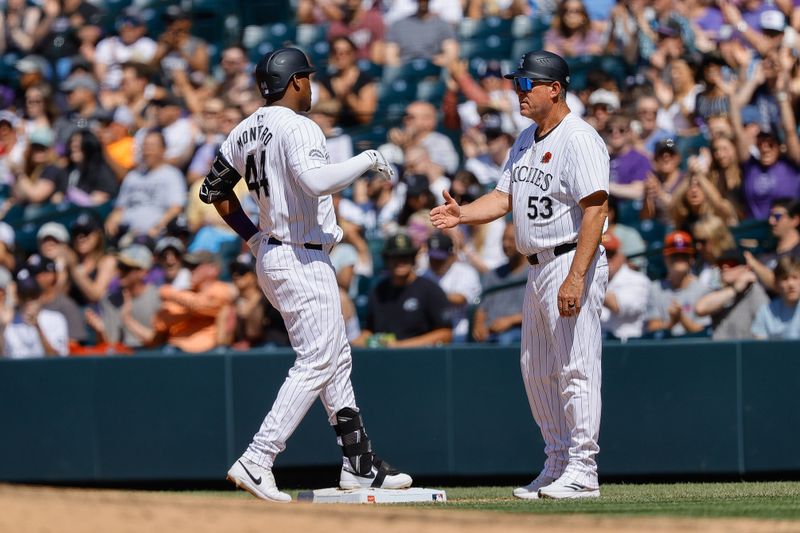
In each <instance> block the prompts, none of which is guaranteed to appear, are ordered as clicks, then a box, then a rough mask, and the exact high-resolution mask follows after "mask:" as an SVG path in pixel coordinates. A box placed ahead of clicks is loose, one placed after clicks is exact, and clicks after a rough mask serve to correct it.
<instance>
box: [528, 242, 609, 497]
mask: <svg viewBox="0 0 800 533" xmlns="http://www.w3.org/2000/svg"><path fill="white" fill-rule="evenodd" d="M574 256H575V252H574V251H573V252H569V253H566V254H563V255H560V256H558V257H555V258H554V259H551V260H549V261H544V262H543V263H540V264H538V265H532V266H531V267H530V268H529V271H528V285H527V289H526V292H525V303H524V308H523V323H522V352H521V357H520V366H521V370H522V378H523V381H524V382H525V390H526V392H527V395H528V402H529V403H530V406H531V411H532V413H533V418H534V419H535V420H536V423H537V424H538V425H539V428H540V429H541V431H542V437H543V439H544V443H545V454H546V455H547V459H546V460H545V463H544V469H543V472H544V473H545V474H546V475H547V476H551V477H554V478H558V477H561V476H562V475H566V476H567V478H566V479H567V480H568V481H570V482H576V483H580V484H581V485H585V486H587V487H592V488H595V487H597V486H598V483H597V463H596V462H595V456H596V455H597V452H598V451H599V449H600V448H599V446H598V445H597V439H598V435H599V432H600V408H601V402H600V381H601V370H600V353H601V350H602V337H601V334H600V311H601V310H602V306H603V299H604V297H605V292H606V285H607V284H608V263H607V261H606V255H605V250H604V249H603V248H602V247H599V248H598V251H597V252H596V254H595V257H594V260H593V261H592V264H591V265H590V267H589V271H588V272H587V274H586V283H585V287H584V294H583V298H582V300H581V311H580V313H579V314H578V316H577V317H570V318H564V317H561V316H559V314H558V289H559V288H560V287H561V284H562V283H563V282H564V280H565V279H566V277H567V273H568V272H569V267H570V265H571V264H572V258H573V257H574Z"/></svg>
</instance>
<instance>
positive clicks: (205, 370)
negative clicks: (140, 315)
mask: <svg viewBox="0 0 800 533" xmlns="http://www.w3.org/2000/svg"><path fill="white" fill-rule="evenodd" d="M353 359H354V365H353V375H352V379H353V385H354V388H355V391H356V399H357V401H358V406H359V407H360V409H361V412H362V415H363V417H364V420H365V422H366V427H367V431H368V433H369V435H370V437H371V438H372V440H373V442H374V446H375V449H376V451H377V452H378V453H379V454H380V455H381V456H383V457H385V458H386V459H388V460H389V461H390V462H391V463H392V464H393V465H396V466H398V467H401V468H402V469H403V470H405V471H407V472H410V473H411V474H416V475H418V476H419V475H425V476H434V477H435V476H442V477H446V476H482V475H487V476H497V475H520V476H528V475H531V474H534V473H536V472H537V471H538V470H539V469H540V468H541V466H542V463H543V461H544V454H543V451H542V449H543V444H542V440H541V437H540V435H539V431H538V428H537V427H536V426H535V424H534V421H533V418H532V416H531V414H530V409H529V408H528V403H527V398H526V395H525V390H524V387H523V383H522V378H521V376H520V370H519V352H518V349H516V348H513V347H512V348H495V347H490V346H485V345H483V346H476V347H472V346H470V347H458V348H455V347H448V348H437V349H423V350H360V351H356V352H355V353H354V355H353ZM293 362H294V356H293V353H292V352H290V351H286V350H283V351H260V352H259V351H253V352H248V353H235V352H225V353H217V354H208V355H195V356H190V355H165V354H161V353H158V352H149V353H147V354H139V355H136V356H133V357H101V358H71V359H46V360H28V361H0V428H2V430H1V431H2V433H0V435H2V437H1V438H0V481H28V482H76V483H79V482H101V483H125V482H134V481H189V482H191V481H201V480H219V479H223V478H224V477H225V472H226V470H227V468H228V466H229V465H230V464H231V463H232V462H233V461H234V460H235V459H236V458H237V457H238V456H239V455H240V454H241V453H242V452H243V451H244V450H245V448H246V447H247V444H248V443H249V442H250V439H251V438H252V436H253V434H254V433H255V432H256V431H257V430H258V428H259V426H260V424H261V421H262V419H263V417H264V415H265V414H266V412H267V411H268V410H269V408H270V406H271V404H272V401H273V399H274V398H275V395H276V393H277V391H278V389H279V388H280V386H281V384H282V383H283V381H284V379H285V377H286V373H287V372H288V370H289V368H290V367H291V366H292V364H293ZM798 375H800V343H798V342H771V343H757V342H744V343H736V342H726V343H712V342H709V341H699V340H698V341H693V342H690V341H660V342H652V341H651V342H631V343H627V344H607V345H606V346H605V347H604V353H603V421H602V427H601V433H600V455H599V457H598V460H599V461H598V462H599V465H600V473H601V475H608V476H651V475H703V474H723V475H737V474H738V475H744V474H763V473H779V472H795V473H796V472H800V459H799V458H798V455H797V454H796V451H795V448H796V443H797V442H798V441H800V402H799V401H798V400H797V395H796V390H795V389H796V388H797V386H796V384H797V379H798V378H797V376H798ZM340 461H341V456H340V452H339V448H338V446H337V445H336V439H335V434H334V432H333V430H332V429H331V428H330V424H329V421H328V417H327V414H326V412H325V409H324V408H323V407H322V405H321V403H320V402H317V403H316V404H315V405H314V406H313V407H312V409H311V411H310V412H309V414H308V416H307V417H306V419H305V420H303V422H302V423H301V424H300V427H299V428H298V430H297V432H296V433H295V435H294V436H293V437H292V438H291V439H290V440H289V442H288V447H287V449H286V451H285V452H284V453H282V454H281V455H280V456H279V457H278V460H277V462H276V467H310V468H314V467H321V466H333V465H336V464H338V463H339V462H340Z"/></svg>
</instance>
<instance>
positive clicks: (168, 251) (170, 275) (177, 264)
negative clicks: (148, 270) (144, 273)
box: [153, 237, 192, 290]
mask: <svg viewBox="0 0 800 533" xmlns="http://www.w3.org/2000/svg"><path fill="white" fill-rule="evenodd" d="M185 253H186V246H184V244H183V242H182V241H181V240H180V239H178V238H177V237H162V238H161V239H159V241H158V242H157V243H156V247H155V257H156V263H157V267H156V269H154V271H153V272H154V274H155V275H154V276H153V281H154V282H155V283H156V285H159V286H160V285H165V284H166V285H172V287H173V288H175V289H178V290H184V289H188V288H189V287H190V286H191V279H192V272H191V271H190V270H189V269H188V268H186V267H185V266H183V254H185Z"/></svg>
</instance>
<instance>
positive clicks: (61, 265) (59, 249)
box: [36, 222, 71, 291]
mask: <svg viewBox="0 0 800 533" xmlns="http://www.w3.org/2000/svg"><path fill="white" fill-rule="evenodd" d="M36 243H37V245H38V251H39V254H40V255H41V256H43V257H46V258H48V259H52V260H53V261H55V263H56V270H57V272H58V286H59V288H60V289H61V290H63V291H65V290H66V288H67V287H68V286H69V277H68V274H67V256H68V255H69V254H70V253H71V251H70V248H69V232H68V231H67V228H65V227H64V226H63V225H62V224H59V223H58V222H45V223H44V224H42V226H41V227H40V228H39V231H37V232H36Z"/></svg>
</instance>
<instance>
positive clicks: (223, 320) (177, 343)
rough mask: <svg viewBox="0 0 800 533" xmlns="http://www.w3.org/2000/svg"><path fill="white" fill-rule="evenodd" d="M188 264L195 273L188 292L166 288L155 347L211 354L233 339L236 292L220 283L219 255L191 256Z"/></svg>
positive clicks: (163, 290)
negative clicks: (162, 346)
mask: <svg viewBox="0 0 800 533" xmlns="http://www.w3.org/2000/svg"><path fill="white" fill-rule="evenodd" d="M183 261H184V263H185V264H186V265H187V267H188V268H190V269H191V271H192V278H191V287H190V288H189V289H187V290H179V289H175V288H174V287H172V286H170V285H162V286H161V288H160V289H159V293H160V295H161V301H162V303H161V309H160V310H159V311H158V313H157V314H156V318H155V324H154V326H155V336H154V337H155V338H154V339H153V342H152V344H155V345H159V344H163V343H166V344H167V346H169V347H172V348H177V349H178V350H180V351H184V352H193V353H197V352H207V351H209V350H212V349H214V348H216V347H217V346H219V345H220V344H224V343H225V339H228V338H229V337H230V335H229V333H230V332H229V331H227V328H226V325H227V324H228V323H229V322H230V321H229V320H227V318H229V316H230V313H231V310H232V305H233V301H234V296H235V293H236V291H235V289H234V288H233V287H232V286H231V285H230V284H228V283H224V282H222V281H219V274H220V265H219V261H218V258H217V256H216V255H214V254H212V253H211V252H207V251H200V252H197V253H194V254H187V255H186V256H184V258H183Z"/></svg>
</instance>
